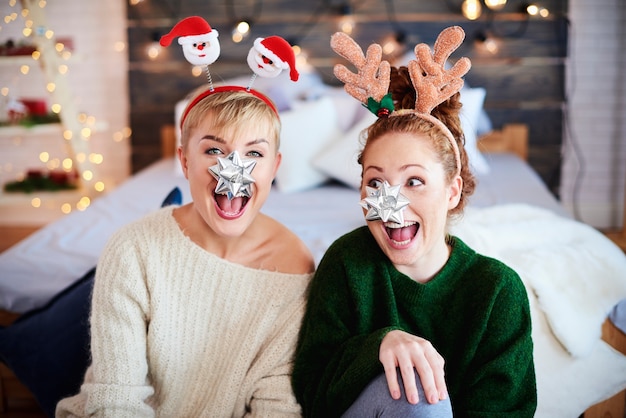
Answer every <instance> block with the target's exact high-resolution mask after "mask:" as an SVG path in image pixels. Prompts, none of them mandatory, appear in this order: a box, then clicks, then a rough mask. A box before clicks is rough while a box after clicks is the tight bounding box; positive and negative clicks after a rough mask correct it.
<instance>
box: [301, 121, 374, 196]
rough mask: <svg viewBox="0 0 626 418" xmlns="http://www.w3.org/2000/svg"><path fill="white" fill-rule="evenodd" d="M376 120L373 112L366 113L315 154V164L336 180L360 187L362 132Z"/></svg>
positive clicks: (356, 187)
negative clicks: (358, 158) (358, 159)
mask: <svg viewBox="0 0 626 418" xmlns="http://www.w3.org/2000/svg"><path fill="white" fill-rule="evenodd" d="M375 121H376V116H375V115H374V114H373V113H371V112H369V111H368V112H366V113H364V114H363V116H362V117H361V119H360V120H359V121H357V122H356V123H355V124H354V126H353V127H352V128H351V129H349V130H348V132H346V133H345V134H343V135H342V136H341V138H337V141H335V142H334V143H333V144H332V145H331V146H329V147H326V148H324V149H323V150H322V151H321V152H320V153H319V154H317V155H316V156H315V158H314V159H313V166H314V167H315V168H317V169H318V170H320V171H321V172H322V173H325V174H327V175H328V176H330V177H332V178H333V179H335V180H338V181H340V182H342V183H344V184H346V185H348V186H350V187H352V188H354V189H360V187H361V166H360V165H359V163H358V162H357V157H358V153H359V151H360V149H361V143H360V141H359V140H360V134H361V132H362V131H363V130H364V129H365V128H367V127H368V126H370V125H371V124H372V123H374V122H375Z"/></svg>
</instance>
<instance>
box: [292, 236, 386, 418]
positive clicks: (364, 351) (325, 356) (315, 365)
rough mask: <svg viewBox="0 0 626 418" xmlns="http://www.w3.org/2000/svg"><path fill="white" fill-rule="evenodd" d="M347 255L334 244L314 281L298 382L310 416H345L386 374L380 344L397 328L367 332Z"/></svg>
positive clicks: (295, 383)
mask: <svg viewBox="0 0 626 418" xmlns="http://www.w3.org/2000/svg"><path fill="white" fill-rule="evenodd" d="M343 261H344V257H343V255H342V254H341V252H340V251H334V250H333V247H331V248H330V249H329V250H328V251H327V253H326V254H325V255H324V258H323V259H322V261H321V262H320V265H319V267H318V269H317V271H316V273H315V276H314V279H313V281H312V283H311V288H310V292H309V297H308V305H307V310H306V314H305V317H304V320H303V324H302V328H301V331H300V339H299V341H298V347H297V351H296V361H295V366H294V372H293V379H292V383H293V386H294V391H295V393H296V397H297V398H298V401H299V402H300V404H301V405H302V409H303V415H304V416H305V417H321V416H328V417H333V416H340V415H341V414H342V413H343V412H345V410H347V409H348V407H349V406H350V405H351V404H352V403H353V402H354V401H355V400H356V398H357V397H358V395H359V394H360V393H361V391H362V390H363V389H364V388H365V386H366V385H367V383H368V382H369V381H371V380H372V379H373V378H374V377H375V376H377V375H378V374H380V373H381V372H382V366H381V364H380V361H379V347H380V342H381V341H382V339H383V337H384V336H385V335H386V334H387V332H389V331H390V330H391V329H394V328H391V327H390V328H383V329H377V330H375V331H374V332H371V333H365V334H361V333H359V332H358V330H356V328H357V327H356V322H357V320H356V318H355V317H354V316H355V315H357V313H356V312H355V306H354V302H353V301H352V297H351V295H350V291H349V286H348V283H347V281H348V274H347V271H346V269H345V268H344V266H343V263H342V262H343Z"/></svg>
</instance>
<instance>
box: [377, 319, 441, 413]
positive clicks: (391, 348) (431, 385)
mask: <svg viewBox="0 0 626 418" xmlns="http://www.w3.org/2000/svg"><path fill="white" fill-rule="evenodd" d="M379 359H380V362H381V363H382V364H383V367H384V368H385V376H386V377H387V385H388V386H389V392H390V393H391V397H392V398H393V399H400V385H399V383H398V374H397V371H396V370H397V368H399V369H400V374H401V375H402V380H403V382H404V391H405V393H406V397H407V399H408V401H409V403H412V404H416V403H417V402H418V401H419V396H418V393H417V386H416V382H415V379H416V377H415V372H414V371H413V369H415V370H416V371H417V374H418V375H419V378H420V380H421V383H422V387H423V388H424V394H425V395H426V399H427V401H428V402H429V403H431V404H432V403H437V402H438V401H439V400H440V399H445V398H446V397H447V393H448V390H447V388H446V382H445V379H444V370H443V365H444V360H443V357H441V355H440V354H439V353H438V352H437V350H435V348H434V347H433V345H432V344H431V343H430V341H427V340H425V339H423V338H420V337H417V336H415V335H412V334H409V333H407V332H404V331H400V330H394V331H390V332H389V333H388V334H387V335H386V336H385V338H383V340H382V342H381V343H380V352H379Z"/></svg>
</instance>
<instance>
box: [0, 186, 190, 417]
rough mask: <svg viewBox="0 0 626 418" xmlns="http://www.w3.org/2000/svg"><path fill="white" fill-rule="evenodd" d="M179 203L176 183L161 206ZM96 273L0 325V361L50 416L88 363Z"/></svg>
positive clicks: (73, 389)
mask: <svg viewBox="0 0 626 418" xmlns="http://www.w3.org/2000/svg"><path fill="white" fill-rule="evenodd" d="M181 203H182V194H181V191H180V189H179V188H178V187H176V188H174V189H173V190H172V191H171V192H170V193H169V194H168V195H167V197H166V198H165V200H163V203H162V206H168V205H173V204H176V205H179V204H181ZM33 262H36V261H35V260H33ZM95 271H96V268H95V267H94V268H92V269H91V270H90V271H88V272H87V273H86V274H85V275H84V276H83V277H82V278H80V279H79V280H78V281H77V282H75V283H74V284H72V285H71V286H69V287H68V288H66V289H65V290H63V291H61V292H60V293H59V294H57V295H56V296H55V297H54V298H53V299H52V300H50V302H48V303H47V304H46V305H45V306H43V307H41V308H39V309H35V310H33V311H30V312H28V313H25V314H24V315H22V316H21V317H20V318H19V319H18V320H17V321H15V322H14V323H13V324H11V325H10V326H8V327H6V328H0V360H1V361H2V362H4V363H5V364H6V365H7V367H9V369H11V370H12V371H13V373H14V374H15V376H16V377H17V378H18V379H19V380H20V381H21V382H22V383H23V384H24V385H25V386H26V387H27V388H28V389H29V390H30V391H31V393H32V394H33V396H34V397H35V399H36V400H37V402H38V403H39V405H40V406H41V408H42V409H43V411H44V412H45V413H46V414H47V415H48V416H50V417H54V410H55V408H56V404H57V403H58V402H59V401H60V400H61V399H63V398H65V397H67V396H71V395H74V394H76V393H78V392H79V390H80V385H81V384H82V382H83V377H84V374H85V371H86V370H87V366H88V365H89V360H90V352H89V346H90V344H89V311H90V307H91V290H92V288H93V279H94V276H95Z"/></svg>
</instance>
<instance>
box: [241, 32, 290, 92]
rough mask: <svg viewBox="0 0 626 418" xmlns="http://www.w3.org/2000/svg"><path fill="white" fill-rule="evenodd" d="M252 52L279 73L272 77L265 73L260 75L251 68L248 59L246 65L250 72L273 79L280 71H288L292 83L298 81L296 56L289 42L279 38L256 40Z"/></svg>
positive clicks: (271, 37)
mask: <svg viewBox="0 0 626 418" xmlns="http://www.w3.org/2000/svg"><path fill="white" fill-rule="evenodd" d="M254 50H256V51H257V52H258V53H259V54H261V55H263V56H265V57H267V58H268V59H270V60H271V61H272V63H273V65H274V66H276V67H277V68H278V69H279V71H277V72H276V73H275V74H273V75H269V74H267V73H266V74H260V73H259V72H258V71H257V68H254V67H253V65H252V63H251V62H250V57H249V59H248V64H249V65H250V67H251V68H252V71H254V72H255V73H258V74H259V75H262V76H265V77H273V76H276V75H278V73H280V70H286V69H289V78H291V80H292V81H298V77H299V76H300V75H299V74H298V70H296V56H295V54H294V53H293V49H292V48H291V45H289V42H287V41H286V40H284V39H283V38H281V37H280V36H268V37H267V38H257V39H256V40H255V41H254ZM251 52H252V51H251Z"/></svg>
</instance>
